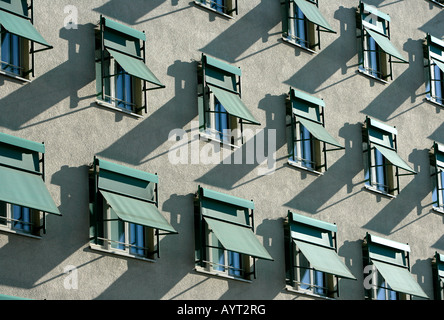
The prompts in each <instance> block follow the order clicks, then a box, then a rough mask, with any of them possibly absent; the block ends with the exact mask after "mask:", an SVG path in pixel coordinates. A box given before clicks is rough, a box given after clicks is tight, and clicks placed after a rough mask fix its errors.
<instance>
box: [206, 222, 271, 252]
mask: <svg viewBox="0 0 444 320" xmlns="http://www.w3.org/2000/svg"><path fill="white" fill-rule="evenodd" d="M204 219H205V221H206V222H207V223H208V226H209V228H210V229H211V230H212V231H213V232H214V234H215V235H216V238H217V239H218V240H219V241H220V242H221V244H222V246H223V247H224V248H225V249H226V250H229V251H234V252H238V253H242V254H246V255H249V256H252V257H255V258H259V259H265V260H273V258H272V257H271V256H270V254H269V253H268V252H267V250H266V249H265V248H264V247H263V246H262V244H261V243H260V242H259V240H258V239H257V238H256V236H255V235H254V233H253V231H252V230H251V229H250V228H247V227H242V226H239V225H235V224H232V223H228V222H223V221H219V220H215V219H211V218H208V217H205V218H204Z"/></svg>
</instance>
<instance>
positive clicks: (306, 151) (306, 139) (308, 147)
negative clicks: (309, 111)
mask: <svg viewBox="0 0 444 320" xmlns="http://www.w3.org/2000/svg"><path fill="white" fill-rule="evenodd" d="M300 157H301V158H302V159H304V160H302V165H303V166H304V167H307V168H311V169H313V150H312V136H311V133H310V131H308V130H307V129H306V128H305V127H304V126H303V125H301V155H300Z"/></svg>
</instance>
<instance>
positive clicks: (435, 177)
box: [429, 141, 444, 213]
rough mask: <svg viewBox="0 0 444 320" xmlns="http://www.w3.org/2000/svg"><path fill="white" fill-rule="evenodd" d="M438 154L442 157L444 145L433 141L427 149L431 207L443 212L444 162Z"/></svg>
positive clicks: (443, 155) (443, 156)
mask: <svg viewBox="0 0 444 320" xmlns="http://www.w3.org/2000/svg"><path fill="white" fill-rule="evenodd" d="M440 156H441V157H442V158H443V159H444V146H443V145H441V144H439V143H437V142H436V141H435V142H434V143H433V146H432V147H431V148H430V150H429V159H430V178H431V180H432V209H433V210H434V211H438V212H440V213H444V162H443V161H441V160H440V159H438V158H439V157H440ZM435 194H436V195H435Z"/></svg>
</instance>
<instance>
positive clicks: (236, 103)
mask: <svg viewBox="0 0 444 320" xmlns="http://www.w3.org/2000/svg"><path fill="white" fill-rule="evenodd" d="M208 87H209V88H210V90H211V91H212V92H213V93H214V95H215V96H216V98H217V99H218V100H219V102H220V103H221V104H222V105H223V106H224V108H225V110H227V112H228V113H229V114H230V115H232V116H235V117H238V118H240V119H242V120H245V121H248V122H250V123H251V124H256V125H260V123H259V122H257V120H256V119H255V118H254V117H253V115H252V114H251V112H250V110H248V108H247V107H246V106H245V104H244V103H243V102H242V100H241V99H240V98H239V95H238V94H236V93H233V92H230V91H227V90H224V89H220V88H218V87H215V86H212V85H210V84H208Z"/></svg>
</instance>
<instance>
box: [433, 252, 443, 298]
mask: <svg viewBox="0 0 444 320" xmlns="http://www.w3.org/2000/svg"><path fill="white" fill-rule="evenodd" d="M443 270H444V255H443V254H440V253H438V252H437V251H435V255H434V256H433V258H432V277H433V296H434V299H435V300H444V278H443Z"/></svg>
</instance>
